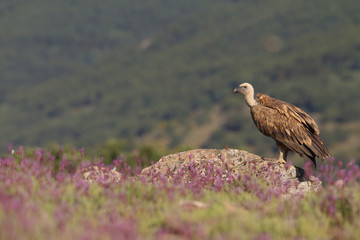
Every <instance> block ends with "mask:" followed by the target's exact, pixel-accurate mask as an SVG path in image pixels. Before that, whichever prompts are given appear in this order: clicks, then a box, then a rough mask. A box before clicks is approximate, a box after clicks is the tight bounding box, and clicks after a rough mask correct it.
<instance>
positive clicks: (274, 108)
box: [234, 83, 330, 169]
mask: <svg viewBox="0 0 360 240" xmlns="http://www.w3.org/2000/svg"><path fill="white" fill-rule="evenodd" d="M234 93H241V94H242V95H244V96H245V102H246V104H247V105H248V106H249V107H250V112H251V117H252V119H253V121H254V123H255V125H256V127H257V128H258V129H259V131H260V132H261V133H262V134H264V135H265V136H268V137H271V138H272V139H274V140H275V142H276V145H277V146H278V148H279V150H280V154H279V158H278V161H279V162H281V163H285V162H286V158H287V154H288V152H289V151H291V152H296V153H298V154H299V155H300V156H301V157H303V158H304V159H305V160H311V161H312V162H313V164H314V168H315V169H316V160H315V157H319V158H321V159H323V160H326V159H327V158H329V157H330V152H329V150H328V149H327V147H326V146H325V144H324V143H323V141H322V140H321V139H320V137H319V128H318V126H317V125H316V123H315V121H314V120H313V119H312V118H311V117H310V116H309V115H308V114H306V113H305V112H304V111H303V110H301V109H300V108H298V107H295V106H293V105H291V104H289V103H286V102H283V101H280V100H278V99H275V98H272V97H269V96H267V95H265V94H260V93H259V94H257V99H256V100H255V99H254V88H253V87H252V86H251V84H249V83H243V84H240V85H239V86H238V87H237V88H235V89H234Z"/></svg>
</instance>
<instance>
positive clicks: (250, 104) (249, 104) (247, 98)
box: [245, 92, 258, 107]
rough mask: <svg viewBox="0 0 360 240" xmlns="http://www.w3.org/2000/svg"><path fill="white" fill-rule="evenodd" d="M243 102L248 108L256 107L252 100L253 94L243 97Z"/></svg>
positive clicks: (255, 102)
mask: <svg viewBox="0 0 360 240" xmlns="http://www.w3.org/2000/svg"><path fill="white" fill-rule="evenodd" d="M245 102H246V104H247V105H248V106H249V107H252V106H255V105H257V104H258V103H257V101H256V100H255V99H254V93H253V92H252V93H250V94H248V95H246V96H245Z"/></svg>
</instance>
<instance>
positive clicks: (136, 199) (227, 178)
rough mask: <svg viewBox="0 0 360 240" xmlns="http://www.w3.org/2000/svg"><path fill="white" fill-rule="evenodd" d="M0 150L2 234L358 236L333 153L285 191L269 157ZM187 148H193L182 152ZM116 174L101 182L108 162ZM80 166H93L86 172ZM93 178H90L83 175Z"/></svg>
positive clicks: (358, 203) (354, 190)
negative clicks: (161, 157)
mask: <svg viewBox="0 0 360 240" xmlns="http://www.w3.org/2000/svg"><path fill="white" fill-rule="evenodd" d="M9 152H10V153H9V155H8V156H7V157H4V158H2V159H0V239H356V238H357V237H358V236H360V226H359V225H360V221H359V219H360V184H359V179H360V170H359V167H358V165H356V164H355V162H354V161H350V162H349V163H347V164H345V163H342V162H341V161H337V160H335V159H331V160H330V161H329V162H328V163H327V164H326V165H322V166H320V168H319V170H318V173H317V176H318V177H319V178H320V180H321V181H322V182H323V188H322V189H320V190H319V191H318V192H316V193H308V194H306V195H305V196H302V195H292V196H291V197H289V195H287V193H288V192H287V191H288V189H287V187H286V184H285V185H284V184H280V180H279V176H278V175H276V174H270V172H269V171H268V168H269V166H264V167H263V168H259V169H253V174H249V175H236V174H233V173H231V171H228V169H226V166H225V167H224V168H219V167H216V166H215V165H213V164H212V162H211V161H206V162H204V163H203V164H195V163H193V164H189V165H187V166H186V168H183V169H178V171H177V172H176V173H175V174H172V175H171V178H170V177H169V174H170V172H171V171H172V169H169V174H167V175H166V174H165V175H162V174H159V173H158V172H156V171H155V170H154V171H153V172H150V173H148V174H147V175H146V176H144V175H142V174H141V160H140V159H138V166H137V167H130V166H129V165H127V163H126V161H125V160H124V159H116V160H115V161H114V163H113V164H112V165H104V164H103V163H102V161H101V159H96V160H95V161H89V159H86V157H85V154H84V149H80V150H75V149H70V150H66V149H65V150H64V149H63V148H59V149H56V150H52V151H47V150H44V149H35V150H33V151H31V152H28V151H27V150H26V149H25V148H19V149H17V150H16V151H15V152H14V154H12V153H11V151H9ZM189 157H191V156H189ZM90 165H91V166H90ZM114 168H115V169H116V170H117V172H116V173H119V176H121V178H120V177H119V178H116V179H118V180H116V181H113V182H111V181H109V177H108V176H109V174H111V173H113V171H115V169H114ZM86 169H95V170H96V171H97V172H99V171H100V170H101V171H103V172H104V174H98V175H96V176H95V177H93V178H91V180H92V181H88V180H87V179H86V178H84V177H83V175H84V174H85V175H86V176H90V173H87V172H86ZM90 182H91V183H90Z"/></svg>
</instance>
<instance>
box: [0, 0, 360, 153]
mask: <svg viewBox="0 0 360 240" xmlns="http://www.w3.org/2000/svg"><path fill="white" fill-rule="evenodd" d="M359 8H360V3H359V2H358V1H355V0H350V1H346V2H339V1H335V0H330V1H322V0H317V1H312V2H304V1H300V0H295V1H288V2H284V1H281V0H269V1H230V0H229V1H221V2H219V1H209V0H199V1H195V2H194V1H171V3H169V2H168V1H163V0H152V1H145V2H144V1H130V0H123V1H112V0H105V1H102V2H101V4H100V3H99V2H98V1H93V0H89V1H86V2H81V1H76V0H75V1H74V0H72V1H70V0H69V1H60V2H59V1H44V0H27V1H17V2H16V3H15V2H14V3H13V2H10V1H8V2H5V3H4V4H3V5H1V6H0V10H1V15H0V25H1V26H2V27H1V29H0V36H1V40H0V43H1V44H0V82H1V84H2V89H1V92H2V93H3V94H2V95H1V98H0V100H1V105H0V113H1V114H0V124H1V126H3V127H2V128H1V129H0V135H1V136H2V138H1V140H0V145H2V146H6V144H7V143H8V142H13V143H14V144H21V145H29V144H30V145H45V144H47V143H48V142H57V143H60V144H75V145H77V146H85V147H88V146H92V145H95V144H102V143H105V142H106V141H107V140H108V139H110V138H114V139H121V140H119V141H123V140H124V141H125V142H126V145H127V148H128V149H126V151H130V150H132V149H135V148H137V147H138V146H140V145H143V144H145V145H150V146H153V147H156V148H157V147H159V148H160V149H167V148H175V147H178V146H189V145H191V146H192V147H216V148H221V147H225V145H228V146H229V147H241V148H246V149H248V150H252V151H254V152H256V153H257V154H271V153H272V151H273V147H272V146H273V145H274V144H273V142H272V141H271V140H269V139H266V138H265V137H263V136H262V135H261V134H260V133H258V132H257V130H256V128H255V127H254V126H253V124H252V122H251V119H250V116H249V114H248V110H247V109H246V106H245V104H244V103H243V100H242V99H240V98H239V96H233V95H232V89H233V88H234V87H235V86H236V85H237V84H239V83H241V82H245V81H248V82H251V83H253V85H254V87H255V90H256V91H259V92H263V93H267V94H270V95H272V96H274V97H277V98H279V99H282V100H285V101H288V102H291V103H293V104H295V105H297V106H299V107H301V108H303V109H305V110H306V111H307V112H309V113H310V114H311V115H312V116H314V117H315V118H316V120H317V122H318V123H319V125H320V129H321V136H322V138H323V139H324V140H325V142H326V143H328V145H329V149H330V151H331V153H332V154H334V155H335V156H337V157H340V158H342V159H350V158H351V157H355V158H357V159H359V158H360V155H359V154H360V153H359V151H358V148H359V142H360V141H359V139H358V137H357V136H359V133H360V122H359V118H360V108H358V107H357V106H359V105H360V97H359V96H360V95H359V94H358V89H360V81H359V80H358V78H359V77H360V43H359V39H360V15H359V14H358V9H359ZM216 108H219V109H220V110H219V111H218V110H216ZM216 111H218V112H216ZM214 112H216V113H218V114H213V113H214ZM217 115H218V116H217ZM202 126H209V127H204V128H201V127H202ZM199 129H201V130H199ZM197 130H198V131H199V132H198V134H197V135H199V136H204V137H203V138H202V139H200V140H199V141H192V142H191V143H189V141H188V136H192V135H191V134H192V133H193V132H195V131H197Z"/></svg>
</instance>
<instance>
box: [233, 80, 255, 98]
mask: <svg viewBox="0 0 360 240" xmlns="http://www.w3.org/2000/svg"><path fill="white" fill-rule="evenodd" d="M234 93H241V94H242V95H244V96H250V95H253V94H254V88H253V86H251V84H250V83H242V84H240V85H239V86H238V87H237V88H235V89H234Z"/></svg>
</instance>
